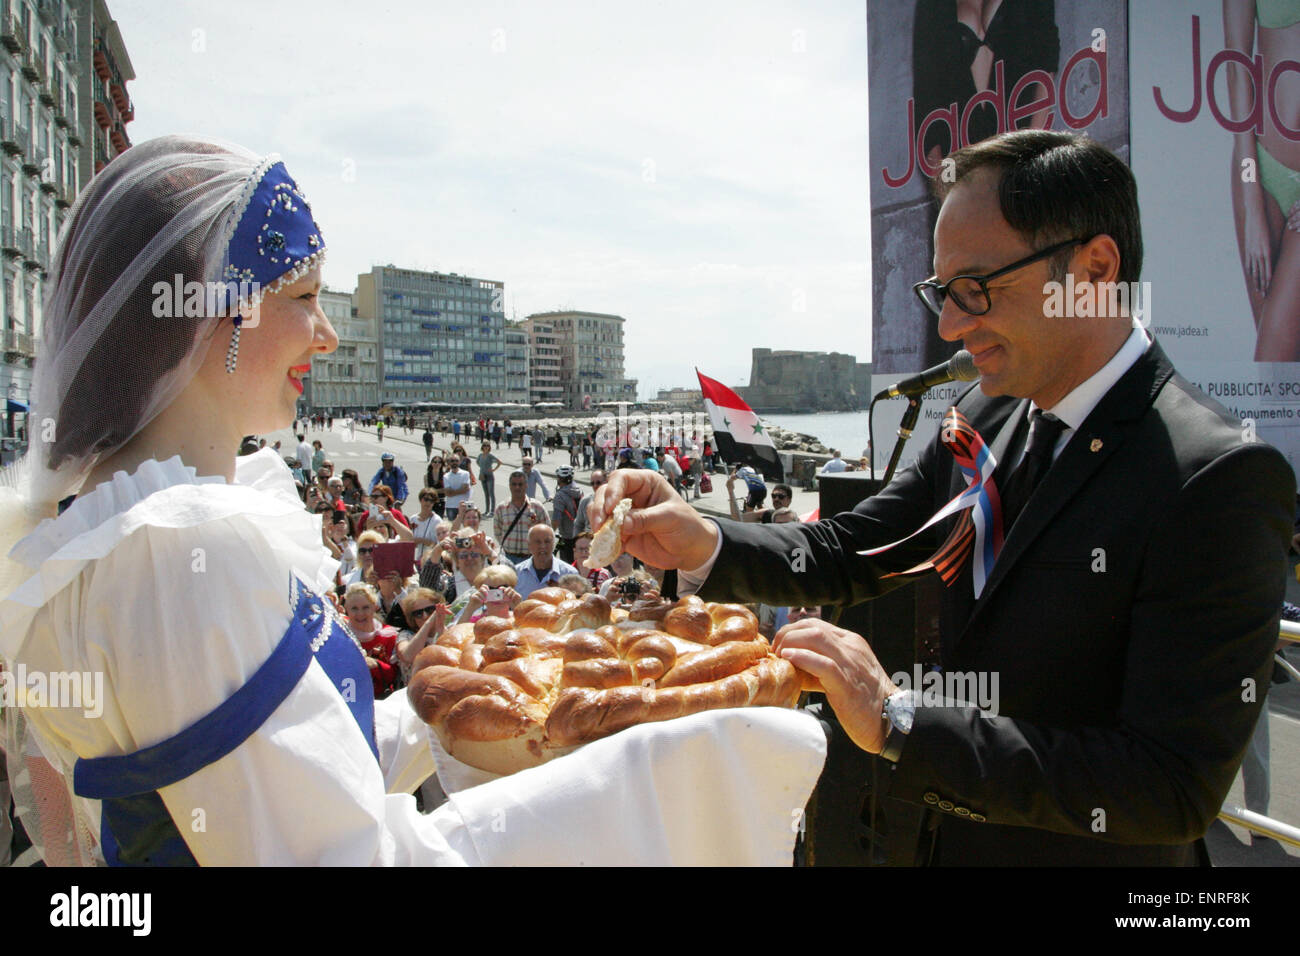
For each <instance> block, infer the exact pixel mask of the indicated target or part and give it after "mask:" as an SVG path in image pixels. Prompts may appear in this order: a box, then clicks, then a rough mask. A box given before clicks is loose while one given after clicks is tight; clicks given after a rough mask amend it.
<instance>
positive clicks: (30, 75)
mask: <svg viewBox="0 0 1300 956" xmlns="http://www.w3.org/2000/svg"><path fill="white" fill-rule="evenodd" d="M133 79H135V71H134V69H133V68H132V66H131V60H130V57H129V56H127V52H126V46H125V44H124V43H123V41H122V35H121V32H120V31H119V30H118V28H117V24H116V23H115V22H114V21H113V19H112V17H111V16H110V15H109V13H108V8H107V6H106V5H105V4H104V2H103V0H0V148H2V153H3V155H2V157H0V253H2V254H3V255H2V256H0V272H2V273H3V274H2V276H0V321H2V323H3V327H2V331H0V347H2V348H3V357H2V361H0V390H3V392H4V394H5V395H6V397H7V399H8V401H9V403H10V404H9V405H8V409H9V410H10V411H15V410H16V411H19V412H21V409H22V408H23V407H25V405H26V402H27V401H28V399H29V397H30V393H31V369H32V363H33V360H34V357H35V343H36V340H37V337H38V336H39V334H40V326H41V315H40V309H41V298H42V293H43V281H44V279H45V277H46V276H47V275H48V272H49V264H50V258H51V256H52V254H53V251H54V243H55V239H56V237H57V235H58V232H59V229H60V227H61V226H62V225H63V220H64V219H65V218H66V216H67V211H68V209H69V207H70V206H71V205H72V203H73V201H74V200H75V199H76V196H77V193H78V191H79V190H80V189H81V187H82V186H84V185H85V184H86V183H87V182H89V180H90V178H91V176H92V175H93V174H94V173H95V171H96V170H97V169H99V168H102V166H103V164H105V163H107V162H108V161H109V160H110V159H111V158H112V157H113V156H116V155H118V154H119V153H120V152H122V151H123V150H125V149H126V148H128V147H129V146H130V145H131V141H130V139H129V138H128V137H127V135H126V124H127V123H129V122H131V120H132V119H134V116H135V113H134V107H133V105H132V103H131V99H130V96H129V95H128V94H127V92H126V83H127V81H129V80H133ZM21 417H22V416H21V414H20V415H19V418H21ZM5 420H6V423H7V429H6V430H7V431H8V430H10V429H9V428H8V422H10V421H12V420H13V416H6V419H5Z"/></svg>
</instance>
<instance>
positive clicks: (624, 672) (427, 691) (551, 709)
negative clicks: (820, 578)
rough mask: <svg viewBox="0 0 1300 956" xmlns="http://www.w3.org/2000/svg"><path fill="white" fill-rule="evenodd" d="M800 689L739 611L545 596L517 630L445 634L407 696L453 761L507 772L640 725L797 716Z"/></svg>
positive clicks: (526, 606)
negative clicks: (732, 713)
mask: <svg viewBox="0 0 1300 956" xmlns="http://www.w3.org/2000/svg"><path fill="white" fill-rule="evenodd" d="M616 619H619V620H617V621H616ZM799 684H800V681H799V677H798V675H797V674H796V672H795V669H794V667H793V666H792V665H791V664H789V663H788V662H787V661H784V660H782V659H780V658H778V657H776V656H775V655H773V654H772V651H771V647H770V646H769V645H768V642H767V640H766V638H764V637H763V636H762V635H761V634H759V633H758V621H757V619H756V618H755V617H754V614H753V613H752V612H751V611H750V610H749V609H748V608H745V607H741V606H740V605H738V604H705V603H704V602H703V601H701V600H699V599H698V598H695V597H688V598H683V599H682V600H681V601H678V602H676V603H673V602H668V601H643V602H639V603H638V604H636V605H634V606H633V607H632V608H631V609H630V611H624V610H623V609H618V610H615V609H613V608H611V607H610V604H609V602H608V601H606V600H605V599H604V598H601V597H598V596H596V595H594V594H589V595H587V596H585V597H583V598H582V599H580V600H579V599H575V598H573V596H572V595H571V594H570V593H569V592H568V591H565V590H563V589H561V588H544V589H542V590H539V591H534V592H533V594H532V596H531V597H530V599H529V600H526V601H523V602H521V603H520V604H519V605H518V606H517V607H516V608H515V611H514V615H513V620H507V619H505V618H497V617H484V618H480V619H479V620H478V621H477V622H475V623H473V624H458V625H455V626H453V627H451V628H448V629H447V630H446V631H444V632H443V634H442V635H441V636H440V637H439V638H438V641H437V643H436V644H433V645H431V646H429V647H426V648H425V649H424V650H422V651H421V652H420V654H419V656H417V657H416V659H415V666H414V676H413V677H412V679H411V684H410V687H409V688H408V690H407V693H408V694H409V696H410V700H411V704H412V706H413V707H414V708H415V711H416V713H418V714H419V715H420V717H421V719H423V720H424V721H425V722H426V723H428V724H429V725H430V726H431V727H433V729H434V731H435V732H436V733H437V735H438V739H439V741H440V742H441V743H442V746H443V748H444V749H445V750H446V751H447V753H449V754H451V755H452V756H453V757H455V758H456V759H457V760H460V761H461V762H463V763H466V764H469V765H470V766H474V767H478V768H479V769H481V770H487V771H490V772H493V773H503V774H504V773H513V772H515V771H516V770H522V769H524V768H526V767H533V766H536V765H538V764H540V763H543V762H545V761H547V760H549V759H551V758H552V757H555V756H559V755H561V754H564V753H568V752H569V751H570V750H572V749H573V748H574V747H577V746H579V745H581V744H584V743H587V742H589V741H592V740H596V739H598V738H600V737H606V736H609V735H610V734H613V733H617V732H618V731H620V730H624V729H626V728H627V727H631V726H633V725H634V724H640V723H646V722H649V721H657V720H669V719H671V718H673V717H684V716H686V715H688V714H695V713H699V712H701V711H704V710H713V709H717V708H723V707H745V706H765V705H775V706H781V707H792V706H794V703H795V700H796V699H797V698H798V696H799Z"/></svg>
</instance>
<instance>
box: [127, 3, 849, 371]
mask: <svg viewBox="0 0 1300 956" xmlns="http://www.w3.org/2000/svg"><path fill="white" fill-rule="evenodd" d="M467 6H468V7H470V8H469V9H466V7H467ZM792 6H793V5H791V4H786V3H778V2H763V0H760V2H748V3H741V2H727V3H704V2H695V3H686V2H676V0H673V2H661V3H646V2H642V3H631V2H621V0H620V2H605V3H596V2H568V0H551V2H531V3H522V2H521V3H507V2H490V0H489V2H475V3H474V4H472V5H466V4H464V3H453V2H448V0H431V2H415V0H407V2H400V3H382V2H374V3H370V4H362V3H357V2H355V0H353V2H346V3H345V2H339V0H317V2H313V3H302V2H298V0H262V2H249V0H223V2H221V3H213V2H200V0H169V2H166V3H163V2H159V0H109V10H110V12H111V13H112V14H113V16H114V17H115V18H116V19H117V21H118V24H119V26H120V27H121V30H122V35H123V38H124V39H125V41H126V45H127V50H128V52H129V53H130V56H131V59H132V62H133V64H134V66H135V70H136V74H137V77H138V79H137V80H136V81H135V82H133V83H131V84H129V89H130V92H131V96H132V98H133V100H134V101H135V105H136V117H137V118H136V121H135V122H134V123H132V124H131V125H130V127H129V132H130V134H131V137H132V139H133V141H135V142H139V141H141V140H144V139H148V138H149V137H152V136H157V135H161V134H163V133H175V132H199V133H206V134H210V135H214V136H220V137H223V138H227V139H231V140H234V141H236V142H239V143H242V144H244V145H246V146H248V147H249V148H251V149H254V150H258V151H261V152H278V153H280V154H281V155H282V156H283V157H284V158H285V161H286V164H287V165H288V167H289V169H290V171H291V172H292V173H293V174H294V176H295V178H296V179H297V180H298V182H299V183H300V185H301V186H302V187H303V189H304V191H305V192H306V194H307V196H308V197H309V198H310V199H311V201H312V206H313V209H314V211H315V213H316V217H317V219H318V221H319V222H320V224H321V227H322V229H323V231H324V233H325V238H326V241H327V243H328V246H329V249H330V252H329V256H328V259H327V261H326V264H325V279H326V282H327V283H328V284H329V285H330V286H331V287H333V288H340V289H346V290H351V289H352V288H353V287H354V285H355V283H356V275H357V273H359V272H365V271H368V270H369V269H370V267H371V266H372V265H376V264H385V263H390V262H391V263H393V264H395V265H399V266H406V267H412V268H420V269H432V270H440V271H445V272H459V273H462V274H470V275H475V276H481V277H483V278H489V279H499V280H502V281H504V282H505V283H506V311H507V314H508V315H514V314H517V315H518V317H520V318H522V317H523V316H525V315H527V314H528V313H530V312H537V311H545V310H550V309H560V308H573V309H585V310H589V311H595V312H613V313H617V314H619V315H622V316H624V317H625V318H626V319H627V325H626V326H625V332H626V336H625V341H626V354H627V370H628V374H629V375H631V376H634V377H636V378H638V379H640V390H641V394H642V396H643V397H652V396H650V392H651V390H652V389H653V388H657V387H668V386H675V385H676V386H682V385H690V386H694V385H695V380H694V374H693V371H692V369H693V367H694V366H695V365H698V366H699V367H700V370H701V371H703V372H705V374H708V375H710V376H712V377H714V378H718V379H721V380H722V381H725V382H727V383H728V384H743V383H744V382H746V381H747V378H748V374H749V354H750V352H749V350H750V348H751V347H752V346H767V347H770V348H806V349H822V350H836V351H842V352H851V353H854V354H856V355H857V356H858V358H859V360H866V359H867V358H868V357H869V353H870V340H871V332H870V265H869V256H868V243H869V226H868V212H869V207H868V196H867V90H866V87H867V64H866V56H867V54H866V49H867V45H866V12H865V4H864V3H863V2H862V0H843V2H822V3H812V4H803V5H801V7H800V8H799V9H792Z"/></svg>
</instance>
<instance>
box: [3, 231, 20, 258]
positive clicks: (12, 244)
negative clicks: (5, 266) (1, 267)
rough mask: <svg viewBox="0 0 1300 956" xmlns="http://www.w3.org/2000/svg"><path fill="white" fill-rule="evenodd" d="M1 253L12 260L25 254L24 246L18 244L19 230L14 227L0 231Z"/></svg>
mask: <svg viewBox="0 0 1300 956" xmlns="http://www.w3.org/2000/svg"><path fill="white" fill-rule="evenodd" d="M0 252H3V253H4V254H5V255H6V256H7V257H9V258H11V259H12V258H14V257H15V256H21V255H22V254H23V250H22V246H20V245H19V244H18V230H17V229H15V228H14V227H13V226H5V227H4V228H3V229H0Z"/></svg>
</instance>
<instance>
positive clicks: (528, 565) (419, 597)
mask: <svg viewBox="0 0 1300 956" xmlns="http://www.w3.org/2000/svg"><path fill="white" fill-rule="evenodd" d="M317 421H323V422H326V423H327V425H328V423H329V419H328V417H326V418H324V419H319V420H308V419H303V420H300V421H298V422H297V423H295V424H296V427H297V428H298V429H302V430H300V431H297V432H296V433H295V437H296V440H297V443H298V447H297V450H296V454H294V455H286V456H285V458H286V463H287V464H288V465H289V467H290V469H291V471H292V472H293V474H294V477H295V480H296V481H297V483H298V487H299V490H300V494H301V497H302V500H303V505H304V507H305V508H306V509H307V510H308V511H310V512H312V513H313V514H316V515H319V516H320V521H321V541H322V543H323V544H324V546H325V548H326V549H327V550H328V551H329V552H330V554H331V555H332V556H333V557H334V558H335V559H336V560H337V561H338V562H339V567H338V571H337V573H336V575H335V579H334V591H333V595H332V599H333V600H334V601H335V602H336V603H337V605H338V608H339V610H340V611H341V612H342V613H343V615H344V618H345V620H346V622H347V625H348V627H349V629H350V630H351V633H352V636H353V637H354V638H355V639H356V641H357V643H358V644H359V645H360V647H361V648H362V650H363V651H364V652H365V654H366V662H367V666H368V667H369V669H370V676H371V680H372V682H373V684H374V692H375V696H376V698H378V699H383V698H385V697H387V696H389V695H390V694H392V693H393V692H394V691H397V690H399V689H401V688H402V687H404V686H405V685H406V683H407V681H408V680H409V679H410V676H411V668H412V665H413V663H414V661H415V657H416V655H417V654H418V653H419V651H420V649H421V648H423V647H425V646H426V645H428V644H430V643H433V642H434V641H436V640H437V638H438V636H439V635H440V634H441V633H442V632H443V630H444V629H446V628H447V627H450V626H452V625H454V624H457V623H462V622H473V621H476V620H478V619H479V618H480V617H482V616H484V615H495V616H508V615H509V614H510V612H511V610H512V609H513V608H514V606H515V605H517V604H518V603H519V602H520V601H522V600H524V599H525V598H527V597H528V596H529V595H530V594H531V593H532V592H533V591H535V590H537V589H539V588H542V587H552V586H557V587H562V588H566V589H568V590H570V591H572V592H573V593H574V595H575V596H579V597H580V596H582V595H584V594H588V593H598V594H600V595H601V596H603V597H606V598H607V599H609V600H611V601H614V602H618V601H628V602H630V601H634V600H637V599H639V598H642V597H645V596H649V595H652V594H659V593H661V589H664V587H665V585H664V579H665V572H664V571H663V570H662V569H658V568H654V567H650V566H648V565H644V564H643V563H642V562H640V561H638V560H636V559H635V558H633V557H632V556H631V555H629V554H623V555H620V556H619V557H618V558H617V559H615V560H614V561H613V562H612V563H611V564H610V565H609V566H607V567H603V568H595V569H590V568H587V567H586V559H587V556H588V555H589V554H590V551H591V541H592V537H593V535H594V532H595V531H596V529H595V528H593V527H591V525H590V522H589V520H588V506H589V505H590V504H591V502H592V500H593V497H594V495H595V493H596V491H598V490H599V489H600V488H601V486H603V485H604V484H605V483H606V480H607V478H606V472H605V471H604V470H603V469H601V468H591V469H590V470H589V471H588V474H587V480H588V484H589V488H586V489H584V488H583V487H582V486H581V485H580V484H579V483H578V480H577V469H576V468H575V466H573V465H560V466H559V467H557V468H556V469H555V487H554V489H551V488H548V486H547V483H546V480H545V479H544V478H543V476H542V474H541V472H540V471H539V470H538V469H537V467H536V463H535V461H534V460H533V458H532V457H530V456H526V457H524V458H523V460H522V463H521V466H520V467H518V468H509V466H506V467H507V468H508V477H507V479H506V490H507V491H508V495H507V496H503V497H502V498H500V499H499V500H498V499H497V498H496V496H495V495H494V494H493V491H492V484H493V483H494V480H495V479H494V475H495V472H496V471H498V470H500V469H501V468H502V467H503V464H504V463H503V462H502V461H501V460H500V459H499V458H497V456H496V455H495V454H494V446H495V442H494V437H495V431H496V428H495V426H496V423H490V422H483V423H480V425H481V426H482V428H483V430H484V432H485V433H486V434H487V435H488V436H489V437H487V438H485V439H484V440H483V441H482V442H481V444H480V445H479V446H478V447H479V449H480V453H479V455H478V456H477V457H475V458H471V456H470V454H469V453H468V451H467V449H466V448H465V446H464V445H463V444H461V443H460V441H459V440H458V439H459V438H460V437H462V436H463V437H464V438H465V439H466V440H469V441H471V442H472V441H474V440H475V435H474V434H473V433H472V431H471V429H470V428H468V427H457V426H460V425H461V423H460V422H450V423H448V422H442V421H439V422H435V423H426V426H425V427H426V431H428V430H429V428H430V426H432V427H437V428H438V430H439V431H441V430H442V426H444V425H446V426H447V430H448V433H449V434H450V436H451V437H452V439H453V440H452V443H451V448H450V450H449V451H446V452H444V451H440V450H438V449H436V448H435V447H433V446H432V443H430V447H429V453H428V455H427V462H426V466H425V473H424V475H423V480H422V481H420V482H412V481H411V480H410V477H409V476H408V475H407V473H406V471H405V470H404V469H403V468H401V467H400V466H398V465H397V464H396V461H395V458H394V456H393V454H392V453H390V452H383V453H381V456H380V463H379V468H378V469H377V470H376V471H375V472H374V474H373V475H371V476H369V478H368V479H363V477H362V476H361V475H360V474H359V473H358V472H357V471H356V470H355V469H352V468H344V469H342V470H341V471H339V472H338V473H336V469H335V465H334V462H333V461H332V460H330V458H329V457H328V455H327V453H326V451H325V449H324V445H323V442H322V441H321V440H320V439H315V440H312V441H308V440H307V439H308V437H309V434H310V430H311V429H312V428H315V427H317ZM399 427H402V426H401V423H399ZM510 427H511V426H510V425H509V424H505V425H504V426H503V428H506V429H508V428H510ZM457 432H459V435H458V434H457ZM525 434H528V433H525ZM501 435H502V437H503V438H513V437H514V436H513V434H507V433H506V432H505V431H502V432H501ZM531 437H532V436H531V435H530V438H531ZM565 437H566V440H568V439H569V436H565ZM573 437H574V438H576V439H577V440H576V441H571V443H570V444H567V445H561V446H559V450H573V449H579V451H578V452H577V455H576V457H578V458H579V460H580V461H581V460H582V458H581V451H580V449H582V448H583V447H584V445H583V444H582V439H583V438H584V437H585V438H586V439H587V442H586V446H585V447H588V448H589V447H591V444H590V438H591V436H589V435H588V436H582V437H578V436H573ZM544 442H545V438H543V439H542V440H541V441H538V442H534V441H530V443H529V447H530V448H538V447H544ZM265 444H266V442H265V441H264V440H257V439H255V438H253V437H252V436H249V437H248V438H246V439H245V441H244V446H243V452H244V453H245V454H251V453H254V452H256V451H259V450H260V449H261V448H263V447H265ZM280 450H281V451H283V450H284V449H280ZM676 459H677V455H676V454H674V453H672V452H670V451H669V450H668V449H665V448H659V449H654V450H647V455H646V456H644V457H643V458H642V461H641V462H636V461H632V460H627V459H625V461H624V462H623V463H621V466H622V467H653V466H652V465H649V464H648V463H650V462H653V463H655V464H657V465H658V466H659V468H661V469H664V470H665V474H666V475H668V476H669V479H670V481H673V484H674V487H676V488H677V489H678V490H679V492H680V493H682V494H683V496H686V495H687V494H688V491H689V488H688V487H687V486H684V485H682V484H681V479H682V478H683V477H684V476H685V475H686V474H688V473H689V470H690V468H691V467H692V463H691V462H690V461H687V462H685V463H683V465H684V466H683V465H678V462H677V460H676ZM588 460H589V461H592V462H593V463H594V461H595V460H594V459H590V458H589V459H588ZM665 462H672V463H673V465H676V466H677V468H676V469H675V470H674V469H671V467H670V468H667V469H665V466H664V463H665ZM697 462H698V460H697ZM475 486H483V487H484V490H485V494H484V498H485V500H484V507H483V508H482V509H480V508H479V506H478V505H477V503H476V502H475V501H474V500H473V497H472V489H473V488H474V487H475ZM411 489H416V490H415V491H414V495H415V499H416V501H417V502H418V508H416V507H408V506H407V499H408V494H409V493H410V490H411ZM782 489H786V493H787V495H788V493H789V492H788V488H787V487H786V486H783V485H782V486H778V487H777V488H776V489H775V491H774V493H773V500H774V501H776V499H777V497H778V496H779V495H780V494H781V492H782ZM787 500H788V499H787ZM779 511H780V517H779V518H777V519H775V520H797V516H794V513H793V512H792V511H790V509H789V508H782V509H779ZM765 517H766V516H765ZM756 520H757V519H756ZM668 588H669V590H671V583H670V584H669V586H668ZM754 609H755V611H756V612H759V611H760V608H759V606H758V605H754ZM789 610H790V609H786V608H781V609H778V613H779V615H780V617H779V619H780V620H782V621H784V620H785V619H786V616H787V613H788V611H789ZM773 619H774V618H773V615H772V613H766V620H767V622H768V624H770V622H771V620H773Z"/></svg>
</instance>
